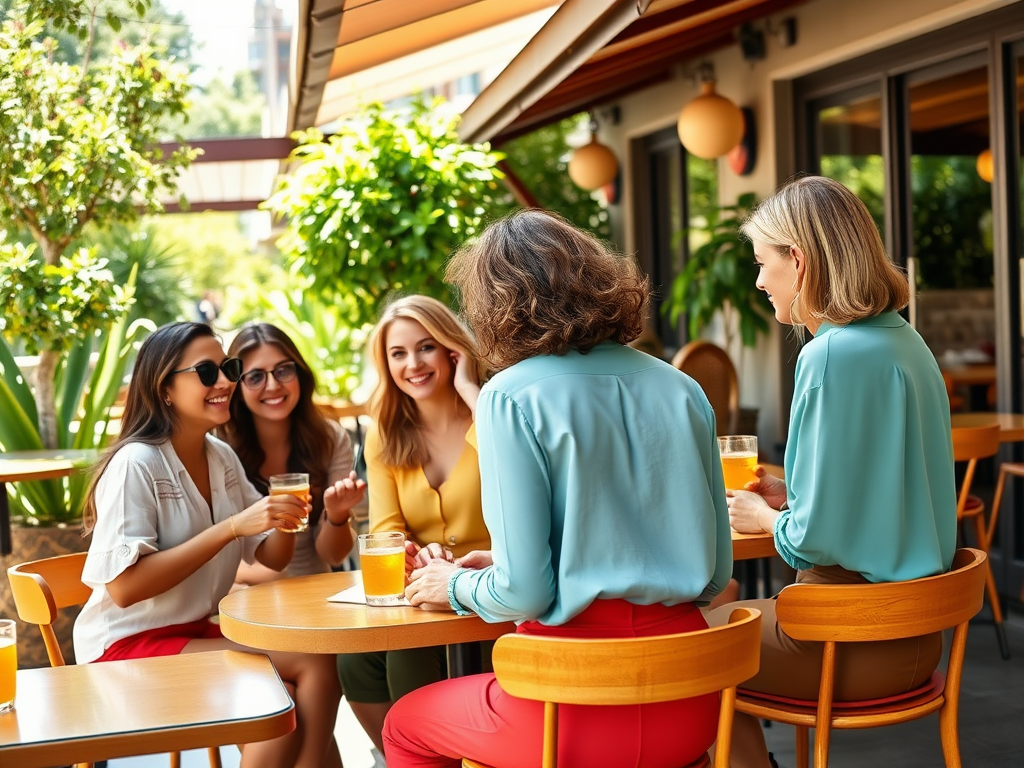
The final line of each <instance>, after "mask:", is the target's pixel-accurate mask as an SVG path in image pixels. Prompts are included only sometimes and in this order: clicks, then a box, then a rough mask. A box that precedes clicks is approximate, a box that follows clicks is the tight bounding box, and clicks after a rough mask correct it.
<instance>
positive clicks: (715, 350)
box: [672, 340, 740, 435]
mask: <svg viewBox="0 0 1024 768" xmlns="http://www.w3.org/2000/svg"><path fill="white" fill-rule="evenodd" d="M672 365H673V366H674V367H676V368H678V369H679V370H680V371H682V372H683V373H685V374H686V375H687V376H689V377H690V378H692V379H693V380H694V381H696V382H697V383H698V384H700V388H701V389H703V390H704V394H705V395H707V398H708V401H709V402H710V403H711V407H712V408H713V409H714V411H715V420H716V421H717V422H718V434H719V435H734V434H736V429H737V426H738V424H739V418H740V385H739V380H738V379H737V378H736V368H735V367H734V366H733V364H732V360H730V359H729V355H728V354H727V353H726V351H725V350H724V349H722V348H721V347H719V346H716V345H714V344H712V343H711V342H709V341H702V340H697V341H691V342H690V343H689V344H687V345H686V346H685V347H683V348H682V349H680V350H679V351H678V352H676V356H675V357H673V358H672Z"/></svg>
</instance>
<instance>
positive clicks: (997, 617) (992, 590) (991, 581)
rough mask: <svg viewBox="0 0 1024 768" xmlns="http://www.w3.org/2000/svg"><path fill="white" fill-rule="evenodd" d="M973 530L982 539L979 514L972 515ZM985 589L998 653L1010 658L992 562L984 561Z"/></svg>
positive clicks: (981, 525)
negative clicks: (997, 643)
mask: <svg viewBox="0 0 1024 768" xmlns="http://www.w3.org/2000/svg"><path fill="white" fill-rule="evenodd" d="M974 530H975V533H976V535H977V536H978V537H979V541H984V536H985V521H984V520H982V519H981V515H975V517H974ZM985 591H986V592H987V593H988V602H989V605H991V606H992V621H993V623H994V624H995V627H996V640H997V641H998V642H999V654H1000V655H1001V656H1002V657H1003V659H1004V660H1009V658H1010V645H1009V643H1007V642H1006V630H1005V629H1004V627H1003V608H1002V606H1001V605H1000V604H999V592H998V591H997V590H996V579H995V576H993V575H992V563H991V561H989V560H986V561H985Z"/></svg>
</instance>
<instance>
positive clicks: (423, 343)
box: [384, 317, 453, 401]
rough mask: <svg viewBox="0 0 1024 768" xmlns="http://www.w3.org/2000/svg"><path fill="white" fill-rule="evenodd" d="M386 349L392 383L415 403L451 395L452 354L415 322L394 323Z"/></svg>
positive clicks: (389, 329) (385, 345)
mask: <svg viewBox="0 0 1024 768" xmlns="http://www.w3.org/2000/svg"><path fill="white" fill-rule="evenodd" d="M384 349H385V354H386V355H387V358H388V371H389V372H390V374H391V378H392V380H393V381H394V382H395V385H396V386H397V387H398V388H399V389H400V390H401V391H402V392H404V393H405V394H407V395H408V396H409V397H411V398H412V399H413V400H416V401H422V400H427V399H429V398H431V397H434V396H438V395H444V396H449V395H450V394H451V393H450V392H449V390H450V389H452V386H453V385H452V359H451V357H450V352H449V351H448V350H447V349H445V348H444V347H442V346H441V345H440V344H438V343H437V342H436V341H435V340H434V338H433V337H432V336H431V335H430V334H429V333H428V332H427V329H426V328H424V327H423V326H422V325H420V324H419V323H417V322H416V321H415V320H410V319H408V318H404V317H402V318H398V319H397V320H395V321H394V322H393V323H391V325H390V326H388V329H387V334H386V336H385V340H384Z"/></svg>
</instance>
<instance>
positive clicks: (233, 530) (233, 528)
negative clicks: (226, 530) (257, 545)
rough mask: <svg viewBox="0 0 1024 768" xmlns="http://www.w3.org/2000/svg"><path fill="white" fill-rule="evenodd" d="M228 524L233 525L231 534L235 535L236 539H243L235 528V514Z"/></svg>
mask: <svg viewBox="0 0 1024 768" xmlns="http://www.w3.org/2000/svg"><path fill="white" fill-rule="evenodd" d="M228 525H230V526H231V535H232V536H233V537H234V539H235V541H241V539H239V538H238V532H237V531H236V530H235V516H234V515H231V517H229V518H228Z"/></svg>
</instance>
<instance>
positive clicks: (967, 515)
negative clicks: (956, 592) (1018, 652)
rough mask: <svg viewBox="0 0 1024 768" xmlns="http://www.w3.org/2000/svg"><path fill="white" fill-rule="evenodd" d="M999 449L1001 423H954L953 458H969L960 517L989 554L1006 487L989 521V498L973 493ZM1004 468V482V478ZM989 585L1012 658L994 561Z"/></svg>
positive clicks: (1004, 651)
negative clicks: (981, 468) (982, 463)
mask: <svg viewBox="0 0 1024 768" xmlns="http://www.w3.org/2000/svg"><path fill="white" fill-rule="evenodd" d="M997 453H999V425H998V424H992V425H989V426H984V427H953V460H954V461H958V462H966V463H967V467H966V469H965V471H964V479H963V482H962V483H961V484H960V492H959V494H958V495H957V502H956V519H957V521H958V522H963V523H966V522H968V521H969V522H970V523H971V524H972V525H973V527H974V535H975V538H976V539H977V541H978V549H980V550H982V551H983V552H985V553H986V554H988V550H989V544H990V543H991V538H992V534H993V532H994V531H995V524H996V519H997V518H998V516H999V507H998V506H997V505H998V504H999V503H1000V502H1001V501H1002V498H1001V497H1002V488H1001V487H1000V486H999V485H997V486H996V497H995V498H994V499H993V506H992V514H991V516H990V519H989V521H988V524H987V525H986V523H985V502H983V501H982V500H981V499H979V498H978V497H977V496H972V495H971V484H972V483H973V481H974V473H975V469H976V468H977V466H978V460H979V459H987V458H989V457H991V456H995V455H996V454H997ZM1002 477H1003V475H1002V471H1000V482H1001V481H1002ZM985 588H986V590H987V591H988V601H989V604H990V605H991V606H992V621H993V623H994V624H995V627H996V639H997V640H998V642H999V653H1000V654H1001V655H1002V657H1003V658H1004V659H1009V658H1010V645H1009V643H1007V641H1006V630H1005V628H1004V627H1003V611H1002V606H1001V605H1000V603H999V593H998V592H997V591H996V580H995V577H994V576H993V575H992V565H991V563H989V562H987V561H986V563H985Z"/></svg>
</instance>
